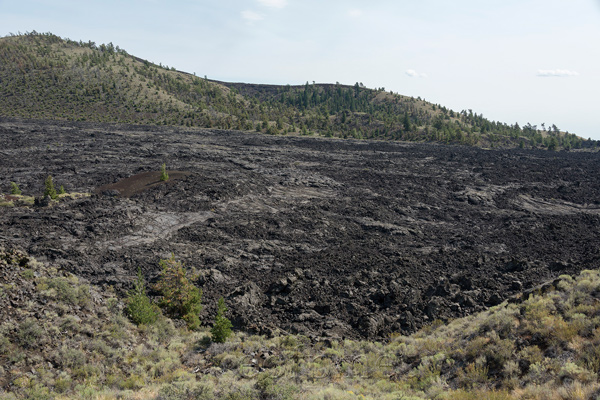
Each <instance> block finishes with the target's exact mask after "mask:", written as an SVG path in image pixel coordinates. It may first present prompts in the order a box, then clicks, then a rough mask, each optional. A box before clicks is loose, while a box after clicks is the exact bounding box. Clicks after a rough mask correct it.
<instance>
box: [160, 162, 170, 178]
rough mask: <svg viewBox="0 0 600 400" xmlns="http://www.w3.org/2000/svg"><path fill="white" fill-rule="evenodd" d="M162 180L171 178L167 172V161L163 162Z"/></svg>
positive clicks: (161, 168)
mask: <svg viewBox="0 0 600 400" xmlns="http://www.w3.org/2000/svg"><path fill="white" fill-rule="evenodd" d="M160 180H161V181H168V180H169V174H167V165H166V164H165V163H163V165H162V166H161V167H160Z"/></svg>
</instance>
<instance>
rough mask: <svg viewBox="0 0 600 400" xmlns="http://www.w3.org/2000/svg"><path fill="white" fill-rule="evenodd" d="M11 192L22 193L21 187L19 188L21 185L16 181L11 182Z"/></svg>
mask: <svg viewBox="0 0 600 400" xmlns="http://www.w3.org/2000/svg"><path fill="white" fill-rule="evenodd" d="M10 194H21V189H19V185H17V184H16V183H14V182H11V183H10Z"/></svg>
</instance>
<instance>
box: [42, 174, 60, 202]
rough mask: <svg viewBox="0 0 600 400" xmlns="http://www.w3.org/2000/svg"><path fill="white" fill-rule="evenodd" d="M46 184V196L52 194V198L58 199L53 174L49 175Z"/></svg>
mask: <svg viewBox="0 0 600 400" xmlns="http://www.w3.org/2000/svg"><path fill="white" fill-rule="evenodd" d="M44 186H45V187H46V189H45V190H44V197H46V196H50V198H51V199H56V198H57V197H58V195H57V194H56V189H54V182H53V181H52V176H50V175H48V177H47V178H46V181H45V182H44Z"/></svg>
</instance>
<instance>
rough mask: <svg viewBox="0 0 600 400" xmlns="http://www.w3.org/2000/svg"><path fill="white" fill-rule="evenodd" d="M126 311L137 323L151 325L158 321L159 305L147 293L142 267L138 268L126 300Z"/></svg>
mask: <svg viewBox="0 0 600 400" xmlns="http://www.w3.org/2000/svg"><path fill="white" fill-rule="evenodd" d="M126 303H127V306H126V308H125V312H126V313H127V316H128V317H129V319H131V321H132V322H133V323H134V324H136V325H150V324H153V323H154V322H156V319H157V318H158V315H159V310H158V307H157V306H156V305H154V304H152V301H151V300H150V298H149V297H148V295H147V294H146V286H145V284H144V277H143V276H142V271H141V269H138V274H137V280H136V281H135V284H134V287H133V289H132V290H131V291H130V292H129V295H128V296H127V300H126Z"/></svg>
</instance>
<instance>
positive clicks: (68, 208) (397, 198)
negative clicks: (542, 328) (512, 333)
mask: <svg viewBox="0 0 600 400" xmlns="http://www.w3.org/2000/svg"><path fill="white" fill-rule="evenodd" d="M162 163H166V165H167V168H168V169H169V170H170V172H169V173H170V175H171V179H170V180H169V181H168V182H160V180H159V179H158V176H159V172H158V171H159V170H160V166H161V165H162ZM47 175H52V176H53V178H54V182H55V184H56V185H58V186H59V185H64V187H65V189H66V190H67V192H88V193H92V196H90V197H88V198H81V199H71V200H65V201H62V202H61V203H59V204H58V205H54V206H50V207H2V208H0V246H5V247H17V248H19V249H22V250H25V251H27V252H29V253H30V254H31V255H33V256H35V257H36V258H38V259H40V260H47V261H51V262H54V263H56V265H59V266H60V267H62V268H64V269H67V270H69V271H72V272H75V273H76V274H78V275H79V276H82V277H85V278H86V279H88V280H90V281H91V282H93V283H96V284H99V285H110V286H113V287H114V288H115V289H116V290H117V291H121V292H122V293H124V291H125V290H127V289H128V288H129V287H130V285H131V282H132V281H133V279H134V277H135V273H136V271H137V269H138V267H139V268H141V269H142V271H143V273H144V275H145V276H146V277H147V279H148V280H150V281H153V280H156V278H157V276H158V274H159V272H160V270H159V266H158V261H159V260H160V259H161V258H167V257H169V256H170V255H171V253H173V254H175V256H176V257H177V258H178V259H180V260H182V261H183V262H184V263H185V265H186V266H187V267H189V268H190V269H194V270H196V271H198V272H200V275H201V276H200V278H199V279H198V281H197V283H198V285H200V286H201V287H202V288H203V290H204V298H203V302H204V304H205V305H206V306H205V309H204V311H203V317H204V318H205V319H206V320H207V322H208V321H209V320H210V316H211V315H213V314H214V310H215V308H216V299H218V297H220V296H225V298H226V301H227V304H228V306H229V309H230V312H231V314H230V317H231V319H232V320H233V321H234V323H235V326H236V327H237V328H240V329H246V330H249V331H255V332H260V333H269V332H271V331H272V330H274V329H280V330H281V331H285V332H292V333H298V332H300V333H304V334H306V335H308V336H311V337H324V336H326V337H339V338H342V337H368V338H381V337H385V336H386V335H388V334H390V333H392V332H397V331H402V332H404V333H407V332H412V331H414V330H415V329H416V328H418V327H420V326H422V325H423V324H426V323H428V322H431V321H432V320H434V319H438V318H439V319H448V318H453V317H459V316H464V315H467V314H470V313H473V312H476V311H479V310H482V309H484V308H485V307H489V306H492V305H495V304H498V303H500V302H501V301H502V300H504V299H506V298H508V297H509V296H513V295H515V294H517V293H520V292H521V291H523V290H527V289H531V288H532V287H534V286H536V285H538V284H540V283H542V282H544V281H547V280H549V279H552V278H553V277H556V276H558V275H560V274H563V273H569V274H570V273H576V272H577V271H579V270H582V269H589V268H598V267H599V266H600V263H599V260H600V246H599V244H600V154H598V153H584V152H559V153H555V152H544V151H531V150H511V151H507V150H481V149H476V148H469V147H455V146H444V145H436V144H414V143H413V144H405V143H390V142H374V141H371V142H367V141H358V140H339V139H322V138H312V137H281V136H264V135H256V134H249V133H239V132H234V131H218V130H196V131H191V130H181V129H173V128H159V127H134V126H117V125H101V124H85V123H58V122H47V123H44V122H39V121H38V122H27V121H15V120H7V119H4V120H1V119H0V176H1V177H2V180H1V181H0V185H1V186H0V190H1V192H2V193H8V192H9V190H10V182H11V181H14V182H17V183H18V184H19V186H20V188H21V190H22V191H23V194H26V195H40V194H41V193H42V192H43V183H44V179H45V178H46V176H47ZM132 176H136V177H135V178H133V179H132V180H131V179H130V180H127V179H128V178H130V177H132Z"/></svg>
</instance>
